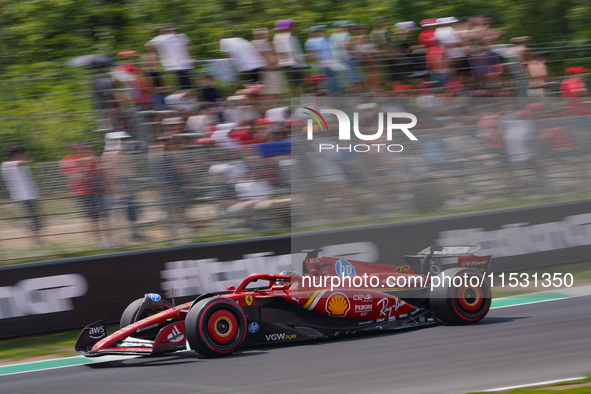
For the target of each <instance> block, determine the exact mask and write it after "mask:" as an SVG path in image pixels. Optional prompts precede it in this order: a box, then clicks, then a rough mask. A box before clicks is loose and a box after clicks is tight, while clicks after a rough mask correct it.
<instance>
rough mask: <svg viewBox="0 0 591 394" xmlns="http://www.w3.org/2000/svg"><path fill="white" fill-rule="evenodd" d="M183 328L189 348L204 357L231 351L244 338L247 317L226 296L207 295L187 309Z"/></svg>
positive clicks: (240, 343)
mask: <svg viewBox="0 0 591 394" xmlns="http://www.w3.org/2000/svg"><path fill="white" fill-rule="evenodd" d="M185 328H186V329H185V332H186V335H187V340H188V341H189V345H191V349H193V350H195V351H196V352H197V353H199V354H201V355H203V356H205V357H220V356H225V355H229V354H232V353H234V352H235V351H236V350H238V348H240V346H241V345H242V343H243V342H244V338H245V337H246V317H245V316H244V312H242V309H241V308H240V307H239V306H238V305H236V303H234V302H232V301H230V300H228V299H227V298H221V297H214V298H206V299H204V300H201V301H199V302H197V303H196V304H195V305H193V307H192V308H191V310H189V313H187V318H186V319H185Z"/></svg>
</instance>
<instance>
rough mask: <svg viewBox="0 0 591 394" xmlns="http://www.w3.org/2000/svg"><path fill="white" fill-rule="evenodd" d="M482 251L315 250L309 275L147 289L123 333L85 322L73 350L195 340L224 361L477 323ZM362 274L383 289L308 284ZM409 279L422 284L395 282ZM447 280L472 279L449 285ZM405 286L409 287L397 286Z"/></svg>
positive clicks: (485, 298) (130, 310) (180, 345)
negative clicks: (249, 350)
mask: <svg viewBox="0 0 591 394" xmlns="http://www.w3.org/2000/svg"><path fill="white" fill-rule="evenodd" d="M478 249H479V247H478V246H455V247H439V246H433V247H430V248H427V249H425V250H423V251H422V252H420V253H418V254H417V255H409V256H405V258H404V264H403V265H391V264H382V263H370V262H362V261H354V260H348V259H342V258H341V259H339V258H333V257H318V254H319V250H308V251H305V252H307V255H306V257H305V259H304V261H303V265H302V270H303V274H302V275H294V274H285V273H282V274H254V275H250V276H248V277H246V278H245V279H244V280H243V281H242V282H241V283H240V284H239V285H238V286H237V287H234V286H228V288H227V291H224V292H217V293H206V294H201V295H199V296H198V297H197V298H196V299H195V300H194V301H192V302H187V303H184V304H181V305H177V306H173V305H172V304H171V303H169V302H168V301H166V300H164V299H163V298H162V297H161V296H160V295H158V294H155V293H150V294H146V295H145V296H144V297H143V298H139V299H137V300H135V301H133V302H132V303H131V304H129V306H128V307H127V308H126V309H125V311H124V312H123V314H122V316H121V321H120V329H119V330H118V331H116V332H115V333H113V334H111V335H108V336H107V333H106V322H105V321H104V320H103V321H98V322H95V323H92V324H90V325H88V326H86V327H85V328H84V329H83V330H82V332H81V333H80V336H79V338H78V341H77V342H76V346H75V350H76V351H77V352H79V353H82V354H84V355H85V356H88V357H93V356H102V355H106V354H134V355H161V354H165V353H170V352H174V351H178V350H185V349H187V347H188V346H190V349H193V350H195V351H196V352H198V353H199V354H201V355H203V356H206V357H217V356H224V355H229V354H232V353H233V352H235V351H236V350H238V349H240V348H242V347H247V346H258V345H263V344H275V343H286V342H296V341H309V340H315V339H320V338H328V337H335V336H339V335H344V334H355V333H359V332H369V331H379V330H395V329H401V328H410V327H420V326H425V325H433V324H437V323H443V324H469V323H475V322H478V321H479V320H481V319H482V318H484V316H485V315H486V314H487V312H488V310H489V307H490V303H491V290H490V286H489V284H488V283H487V281H486V278H485V274H486V272H487V271H488V270H489V266H490V261H491V256H476V255H475V254H474V252H476V251H477V250H478ZM362 274H370V275H372V276H373V277H375V278H377V279H376V280H377V281H378V283H376V280H374V281H373V283H374V285H375V284H377V286H375V287H363V288H359V287H355V286H352V285H351V283H350V281H349V283H347V281H342V282H343V283H342V285H341V286H337V287H332V286H331V287H320V288H319V287H315V286H312V285H310V282H311V281H310V279H321V278H323V277H326V276H334V275H338V276H340V277H341V278H344V277H345V276H350V277H356V276H360V275H362ZM411 276H413V277H414V278H415V280H414V281H411V280H408V281H403V280H395V279H403V278H404V279H410V277H411ZM306 277H307V278H306ZM444 277H448V278H452V279H453V278H456V277H462V278H464V280H460V281H453V282H452V281H451V280H448V281H445V280H444V281H441V279H442V278H444ZM417 278H418V279H421V280H416V279H417ZM470 278H476V280H470ZM305 279H308V280H307V281H306V280H305ZM466 279H468V280H466ZM435 280H439V282H438V286H435V287H434V286H432V284H433V282H434V281H435ZM401 282H404V283H406V284H405V285H404V286H397V285H396V286H392V285H393V284H399V283H401ZM261 283H263V284H261ZM453 283H458V285H454V284H453Z"/></svg>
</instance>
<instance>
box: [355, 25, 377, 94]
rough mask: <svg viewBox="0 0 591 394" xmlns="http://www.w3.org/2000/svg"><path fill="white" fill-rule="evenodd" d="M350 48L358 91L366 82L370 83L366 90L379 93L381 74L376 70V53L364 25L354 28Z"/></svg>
mask: <svg viewBox="0 0 591 394" xmlns="http://www.w3.org/2000/svg"><path fill="white" fill-rule="evenodd" d="M348 48H349V53H351V60H350V62H351V63H350V65H351V69H352V70H353V75H354V82H358V86H357V89H356V91H360V90H361V89H362V84H363V82H364V81H366V80H367V81H368V86H366V88H368V90H369V91H371V92H376V91H379V90H380V86H379V72H378V71H377V70H376V68H377V62H376V61H375V52H376V51H375V47H374V46H373V44H372V42H371V41H370V39H369V35H367V27H366V26H365V25H364V24H358V25H355V26H354V27H353V36H352V37H351V38H349V42H348ZM376 77H377V78H376Z"/></svg>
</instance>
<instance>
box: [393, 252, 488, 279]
mask: <svg viewBox="0 0 591 394" xmlns="http://www.w3.org/2000/svg"><path fill="white" fill-rule="evenodd" d="M480 248H481V247H480V245H458V246H439V245H433V246H429V247H428V248H425V249H423V250H421V251H420V252H419V253H417V254H416V255H406V256H404V261H405V262H406V263H407V264H409V265H410V266H411V267H413V270H414V271H415V272H416V271H417V269H418V270H419V271H420V273H421V274H424V275H426V274H427V273H430V274H431V275H438V274H439V273H440V272H441V271H443V270H445V269H448V268H454V267H466V268H472V269H475V270H477V271H480V272H482V273H485V272H488V271H490V262H491V259H492V255H482V256H478V255H476V254H475V253H476V252H477V251H479V250H480Z"/></svg>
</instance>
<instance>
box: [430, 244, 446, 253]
mask: <svg viewBox="0 0 591 394" xmlns="http://www.w3.org/2000/svg"><path fill="white" fill-rule="evenodd" d="M442 250H443V246H439V245H433V246H431V253H435V252H441V251H442Z"/></svg>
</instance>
